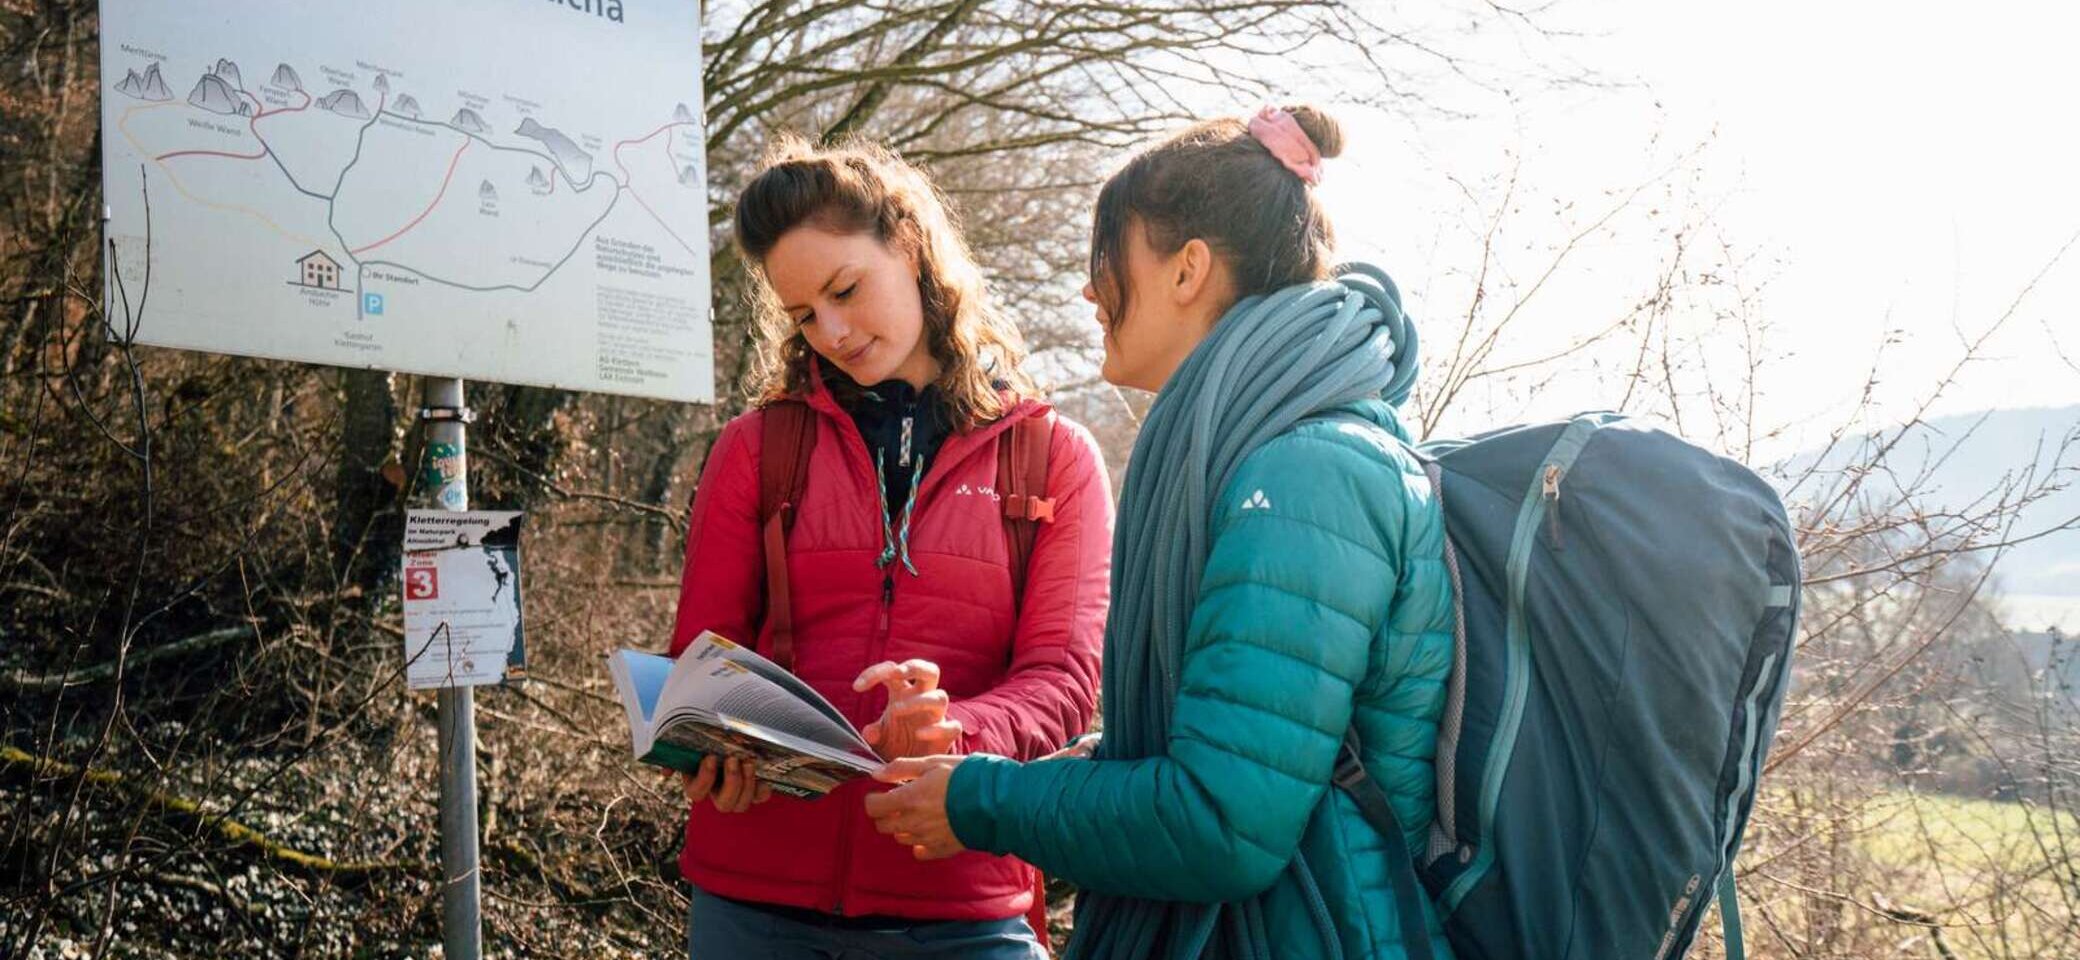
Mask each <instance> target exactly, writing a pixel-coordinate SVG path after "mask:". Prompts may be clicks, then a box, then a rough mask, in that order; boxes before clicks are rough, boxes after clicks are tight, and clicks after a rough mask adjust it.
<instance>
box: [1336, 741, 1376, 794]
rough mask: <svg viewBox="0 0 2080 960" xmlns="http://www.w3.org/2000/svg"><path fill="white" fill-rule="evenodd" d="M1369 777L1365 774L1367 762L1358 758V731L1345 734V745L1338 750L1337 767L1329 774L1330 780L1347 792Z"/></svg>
mask: <svg viewBox="0 0 2080 960" xmlns="http://www.w3.org/2000/svg"><path fill="white" fill-rule="evenodd" d="M1368 777H1369V774H1367V773H1366V772H1365V761H1364V759H1363V758H1361V757H1359V756H1358V736H1357V732H1356V731H1352V732H1351V733H1348V734H1345V735H1344V738H1343V744H1342V745H1341V746H1339V747H1337V748H1336V766H1335V768H1334V769H1332V770H1331V771H1330V773H1329V780H1330V781H1331V782H1332V783H1335V784H1336V785H1337V786H1338V787H1341V788H1343V789H1344V790H1345V791H1350V790H1353V789H1355V788H1356V787H1357V786H1358V785H1359V784H1362V783H1364V782H1365V781H1366V779H1367V778H1368Z"/></svg>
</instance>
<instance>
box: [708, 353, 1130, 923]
mask: <svg viewBox="0 0 2080 960" xmlns="http://www.w3.org/2000/svg"><path fill="white" fill-rule="evenodd" d="M807 400H808V403H809V406H810V407H811V408H812V409H814V410H815V411H817V413H818V414H819V416H817V417H816V430H817V440H816V447H815V452H814V453H813V454H811V456H810V460H809V471H808V484H807V488H806V489H805V490H804V492H803V494H802V502H801V505H800V507H799V508H798V511H797V513H796V518H795V521H794V528H793V530H792V531H791V532H790V533H789V534H788V548H787V554H788V578H789V584H790V592H791V593H792V595H793V599H794V606H793V610H794V635H795V641H794V656H795V662H794V670H795V673H796V674H797V675H798V676H800V677H801V678H802V679H803V680H804V681H806V682H808V683H809V684H810V685H811V686H813V687H815V688H816V690H817V692H819V693H821V694H823V695H824V696H825V697H828V698H829V699H830V701H831V703H833V704H835V705H836V706H837V707H838V709H839V710H841V711H843V712H844V713H845V716H846V718H847V719H849V720H851V721H852V722H853V724H854V725H856V726H865V725H866V724H867V723H870V722H872V721H874V720H876V719H878V718H879V717H880V715H881V710H882V707H883V706H884V705H885V704H886V703H887V695H886V693H885V692H884V691H883V690H882V689H881V688H878V687H877V688H876V689H874V690H871V691H868V692H866V693H855V692H853V690H852V681H853V679H854V678H855V677H857V676H858V675H859V673H860V671H861V670H863V669H865V668H866V667H867V666H869V665H871V664H874V663H878V662H880V661H883V660H893V661H896V662H898V663H900V662H902V661H904V660H910V659H923V660H930V661H932V662H934V663H936V664H938V665H939V667H940V670H941V678H940V687H941V688H942V689H944V690H946V691H947V693H948V694H949V696H950V697H951V700H952V705H951V706H950V707H949V708H948V715H949V716H951V717H952V718H953V719H956V720H959V721H960V722H961V725H962V727H963V728H964V729H965V732H964V734H963V735H962V738H961V742H960V744H959V745H958V750H957V752H961V753H994V754H1001V755H1004V756H1009V757H1015V758H1018V759H1022V760H1025V759H1032V758H1034V757H1037V756H1040V755H1042V754H1045V753H1048V752H1049V751H1052V750H1054V749H1056V748H1058V747H1060V746H1061V745H1062V743H1063V742H1064V741H1065V740H1067V739H1069V738H1070V737H1072V736H1075V735H1077V734H1079V733H1082V732H1083V731H1084V728H1085V727H1086V726H1087V725H1088V724H1089V723H1090V719H1091V713H1092V711H1093V709H1094V708H1095V705H1096V700H1097V690H1098V664H1099V647H1100V643H1101V637H1102V635H1103V632H1104V627H1105V608H1106V604H1107V601H1108V599H1109V594H1110V582H1109V571H1110V567H1111V548H1112V498H1111V492H1110V488H1109V486H1108V484H1107V481H1106V477H1105V465H1104V460H1103V458H1102V457H1101V456H1100V455H1099V453H1098V450H1097V445H1096V443H1095V442H1094V441H1093V440H1092V439H1091V436H1090V434H1089V433H1088V432H1087V431H1085V430H1084V429H1083V428H1082V427H1080V426H1077V425H1076V424H1074V423H1071V422H1069V421H1067V420H1062V419H1060V418H1057V419H1056V423H1055V427H1054V430H1053V444H1052V446H1051V447H1050V448H1049V453H1048V471H1047V490H1046V495H1047V496H1050V497H1053V498H1054V500H1055V511H1054V522H1053V523H1043V524H1041V525H1040V528H1039V531H1038V533H1037V536H1036V537H1035V539H1034V543H1033V550H1032V558H1031V565H1030V566H1029V567H1028V569H1027V574H1026V580H1025V604H1024V609H1023V610H1022V611H1020V610H1016V609H1014V608H1015V606H1016V604H1015V603H1014V600H1013V595H1012V583H1011V574H1010V569H1009V567H1010V552H1009V549H1010V548H1009V547H1008V546H1007V545H1006V543H1005V537H1004V522H1003V508H1002V505H1001V504H1000V503H998V502H997V500H996V497H995V494H994V493H993V492H992V491H993V488H994V487H995V486H996V475H997V457H996V440H997V437H998V436H999V435H1000V434H1006V433H1007V430H1008V427H1009V426H1010V424H1011V422H1012V421H1014V420H1016V419H1021V418H1024V417H1029V416H1044V415H1046V414H1047V412H1048V408H1047V407H1046V405H1044V404H1041V403H1039V402H1036V401H1030V400H1028V401H1022V402H1021V403H1019V404H1018V406H1016V407H1015V408H1014V409H1013V410H1012V412H1011V413H1010V414H1009V415H1008V416H1006V417H1004V418H1002V419H1000V420H998V421H996V422H994V423H991V424H988V425H986V426H983V427H981V428H979V429H976V430H973V431H970V432H967V433H957V434H954V435H952V436H949V437H947V438H946V440H945V441H944V442H943V443H942V444H941V446H940V448H939V452H938V454H937V455H936V456H935V457H934V459H933V460H932V462H930V463H929V464H927V465H926V472H925V476H924V479H923V481H922V485H921V487H920V488H919V491H918V495H917V504H916V506H915V508H914V511H913V513H912V517H911V531H910V556H911V558H912V560H913V561H914V562H915V564H916V566H917V575H916V576H912V575H910V573H909V572H908V571H905V570H903V569H902V568H901V567H900V566H899V565H898V566H891V567H890V568H889V572H890V573H892V574H893V589H892V591H888V592H886V593H885V592H884V573H883V571H882V570H881V569H880V568H878V567H876V566H875V559H876V558H877V557H879V556H880V553H881V546H882V531H881V519H880V505H879V500H878V497H877V495H876V489H875V477H874V468H873V464H872V461H871V459H870V458H869V455H868V452H867V447H866V443H865V441H864V440H862V439H861V437H860V434H859V429H858V428H857V427H856V426H855V425H854V424H853V421H852V418H851V417H850V416H848V415H847V414H846V413H845V411H844V410H843V409H841V408H840V407H839V406H838V403H837V401H836V400H834V399H833V398H832V397H831V395H830V394H829V393H828V392H827V391H825V390H823V389H822V388H821V386H820V385H819V387H818V389H817V391H816V392H815V393H814V394H812V395H811V396H809V397H808V398H807ZM761 416H762V414H761V412H759V411H755V410H754V411H752V412H750V413H747V414H744V415H743V416H740V417H738V418H736V419H735V420H732V421H730V422H729V424H728V425H726V426H725V427H724V428H723V431H722V436H721V437H720V438H719V439H718V440H717V441H716V442H715V447H714V449H713V450H712V451H711V452H710V453H709V455H708V462H707V466H706V467H705V468H704V469H703V470H702V473H701V481H700V487H699V490H698V492H697V493H696V494H695V496H694V500H693V518H692V524H691V527H690V528H689V529H688V531H687V537H686V569H685V574H684V579H683V582H682V586H681V591H680V597H679V613H678V623H677V626H676V628H675V629H674V630H673V633H672V653H673V654H674V655H677V654H678V652H679V651H680V650H682V649H684V647H685V646H686V644H687V643H689V642H691V640H692V639H693V637H695V636H696V635H698V634H699V633H700V631H702V630H713V631H715V632H716V633H719V634H721V635H723V636H725V637H730V638H733V639H734V638H744V637H749V636H751V635H752V634H753V632H754V631H755V629H756V627H757V625H758V623H759V621H760V620H762V619H763V614H764V610H765V595H764V584H765V579H764V575H765V567H764V563H765V559H764V553H763V549H762V547H761V541H760V536H759V533H760V530H759V523H758V500H759V456H760V448H761V446H762V434H761V429H760V417H761ZM884 596H886V597H887V598H888V599H886V600H884ZM759 648H760V650H761V651H762V652H763V651H765V650H766V638H765V637H764V636H762V635H761V636H760V637H759ZM880 789H885V788H884V787H883V786H881V785H879V784H876V783H874V782H872V781H870V780H856V781H853V782H851V783H848V784H846V785H845V786H843V787H841V788H839V789H838V790H836V791H834V792H833V793H832V794H831V795H830V796H827V797H824V798H822V799H819V800H813V801H808V800H796V799H792V798H788V797H783V796H778V795H776V796H774V797H773V798H772V799H771V800H768V801H767V802H765V803H762V804H758V805H756V806H754V807H752V808H751V809H750V810H749V811H748V812H745V813H736V814H729V813H720V812H717V811H716V809H715V807H714V805H713V804H710V803H705V802H703V803H700V804H697V805H695V806H694V808H693V812H692V816H691V818H690V819H689V820H688V822H687V824H686V847H685V850H684V852H683V853H681V854H680V857H679V868H680V870H681V872H683V873H684V874H685V876H686V879H687V880H689V881H691V882H692V883H693V884H694V885H696V886H698V887H700V888H701V889H703V890H706V891H708V892H709V893H713V894H717V895H719V896H724V897H731V898H735V899H740V900H752V901H758V902H763V903H774V904H782V905H786V906H793V907H807V908H813V909H817V910H825V911H830V912H834V913H840V914H844V915H847V916H860V915H869V914H873V915H887V916H897V917H906V918H914V919H920V920H996V919H1002V918H1006V917H1014V916H1020V915H1023V914H1025V913H1026V912H1027V911H1028V909H1029V908H1030V907H1031V906H1032V903H1033V876H1034V874H1033V872H1032V868H1031V867H1029V866H1027V865H1026V864H1024V863H1022V862H1020V861H1018V860H1014V859H1011V858H1009V857H993V856H989V855H986V854H981V853H964V854H961V855H960V856H958V857H955V858H953V859H950V860H941V861H936V862H931V863H921V862H919V861H917V860H916V859H915V858H914V857H912V856H911V853H910V850H909V848H907V847H904V846H902V845H901V844H898V843H896V842H895V841H894V840H893V839H891V838H889V837H886V836H883V835H881V834H880V833H877V832H875V830H874V825H873V822H872V821H871V820H869V819H868V818H867V815H866V810H865V807H864V803H863V798H864V797H865V796H866V794H867V793H868V792H869V791H872V790H880Z"/></svg>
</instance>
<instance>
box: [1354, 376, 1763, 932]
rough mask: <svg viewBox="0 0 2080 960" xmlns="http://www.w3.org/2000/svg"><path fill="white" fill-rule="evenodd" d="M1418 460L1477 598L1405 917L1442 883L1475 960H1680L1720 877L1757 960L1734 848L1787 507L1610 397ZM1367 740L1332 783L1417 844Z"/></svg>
mask: <svg viewBox="0 0 2080 960" xmlns="http://www.w3.org/2000/svg"><path fill="white" fill-rule="evenodd" d="M1417 454H1418V456H1419V457H1420V458H1421V459H1422V460H1423V462H1424V465H1425V469H1426V472H1427V473H1428V474H1429V476H1430V481H1431V485H1432V487H1433V488H1434V489H1435V490H1436V491H1437V494H1438V496H1440V497H1441V498H1442V505H1443V510H1444V519H1445V531H1446V541H1447V543H1446V561H1447V564H1448V566H1449V568H1450V573H1451V579H1452V586H1453V593H1454V595H1455V600H1456V604H1457V614H1458V616H1457V618H1456V619H1457V636H1456V637H1455V643H1454V663H1453V670H1452V678H1451V681H1450V684H1449V686H1448V688H1447V694H1446V704H1445V710H1444V716H1443V717H1442V719H1441V720H1440V722H1439V734H1438V742H1437V759H1436V769H1437V819H1436V821H1435V823H1434V825H1433V826H1432V827H1431V830H1430V843H1429V848H1428V850H1427V851H1425V852H1423V853H1422V854H1421V855H1419V856H1418V857H1417V858H1416V859H1417V860H1419V861H1420V862H1419V863H1418V862H1411V860H1410V858H1408V857H1405V856H1403V857H1399V858H1398V859H1399V862H1396V863H1393V864H1391V866H1392V867H1393V868H1394V869H1395V872H1396V874H1397V876H1396V877H1395V880H1396V883H1395V887H1396V891H1395V892H1396V896H1397V898H1399V901H1400V902H1398V903H1397V904H1396V907H1397V909H1398V910H1399V912H1400V914H1401V917H1402V929H1404V930H1420V929H1423V925H1422V914H1421V912H1420V907H1419V905H1418V904H1417V903H1416V902H1415V899H1414V898H1415V897H1417V896H1420V893H1419V892H1418V891H1419V890H1420V889H1425V888H1426V889H1427V890H1428V891H1429V893H1430V895H1431V896H1432V897H1433V898H1434V900H1435V903H1436V905H1437V908H1438V915H1439V916H1440V918H1441V919H1442V921H1443V927H1444V932H1445V935H1446V937H1447V938H1448V939H1449V940H1450V942H1451V944H1452V948H1453V951H1454V952H1455V953H1456V954H1457V955H1458V957H1459V960H1517V958H1531V960H1562V958H1583V960H1588V958H1596V960H1602V958H1619V960H1673V958H1678V957H1681V956H1682V955H1683V953H1684V951H1686V950H1687V949H1689V946H1690V943H1691V940H1692V939H1693V938H1694V937H1695V936H1696V934H1697V928H1698V925H1699V924H1700V923H1701V922H1702V920H1703V919H1704V916H1705V912H1706V910H1707V908H1708V906H1709V904H1710V902H1711V900H1712V899H1713V896H1714V895H1715V894H1716V895H1717V897H1718V898H1719V901H1720V904H1721V917H1722V921H1723V922H1724V924H1725V928H1726V943H1727V956H1728V957H1731V958H1738V957H1740V956H1741V937H1740V920H1739V911H1738V907H1737V901H1736V899H1735V897H1734V893H1733V861H1734V855H1735V854H1736V853H1737V852H1738V851H1739V849H1740V843H1741V834H1742V831H1743V830H1744V829H1745V827H1746V825H1747V821H1748V815H1749V812H1750V810H1751V809H1752V808H1753V807H1754V804H1755V791H1756V781H1757V779H1758V777H1759V776H1760V774H1761V772H1762V764H1763V759H1764V758H1765V757H1766V756H1767V754H1768V752H1769V745H1770V740H1771V737H1772V736H1773V734H1774V733H1775V731H1776V726H1777V719H1778V714H1779V712H1780V711H1781V709H1782V707H1783V702H1784V694H1785V690H1786V687H1787V686H1788V685H1789V682H1790V673H1791V655H1792V652H1793V649H1794V646H1795V642H1796V637H1795V631H1796V628H1797V620H1798V600H1799V597H1798V583H1799V561H1798V552H1797V549H1796V546H1795V544H1794V541H1793V539H1792V532H1791V525H1790V521H1789V519H1788V518H1787V516H1786V514H1785V511H1784V505H1783V502H1782V501H1781V500H1780V499H1779V498H1778V496H1777V494H1776V492H1775V491H1774V490H1773V489H1772V488H1771V487H1770V485H1769V484H1768V483H1767V482H1765V481H1764V480H1763V479H1762V478H1761V477H1759V476H1757V475H1756V474H1755V473H1754V472H1753V471H1750V470H1749V469H1747V468H1746V467H1743V466H1741V465H1740V464H1738V463H1735V462H1734V461H1732V460H1728V459H1725V458H1723V457H1719V456H1716V455H1714V454H1712V453H1710V452H1707V451H1705V450H1703V449H1701V448H1699V447H1696V446H1693V445H1691V444H1689V443H1686V442H1684V441H1683V440H1681V439H1678V438H1677V437H1676V436H1674V435H1673V434H1670V433H1668V432H1665V431H1662V430H1659V429H1655V428H1653V427H1650V426H1647V425H1644V424H1642V423H1639V422H1636V421H1632V420H1628V419H1626V418H1624V417H1622V416H1620V415H1617V414H1609V413H1592V414H1584V415H1581V416H1578V417H1575V418H1573V419H1571V420H1567V421H1562V422H1558V423H1547V424H1536V425H1529V426H1520V427H1513V428H1508V429H1504V430H1498V431H1495V432H1492V433H1487V434H1483V435H1481V436H1478V437H1474V438H1472V439H1469V440H1451V441H1436V442H1432V443H1427V444H1424V445H1422V446H1421V447H1419V448H1418V450H1417ZM1357 747H1358V745H1357V744H1356V743H1355V742H1347V743H1346V744H1345V748H1346V749H1345V750H1344V751H1343V757H1342V759H1341V761H1340V762H1339V765H1338V769H1337V773H1336V781H1337V783H1338V785H1339V786H1341V787H1343V788H1344V789H1345V790H1346V791H1347V792H1349V794H1350V795H1351V796H1352V798H1353V799H1354V800H1356V801H1357V803H1358V806H1359V808H1360V810H1361V811H1363V812H1364V814H1365V816H1366V818H1367V819H1368V820H1369V821H1371V823H1372V824H1373V826H1374V827H1375V828H1376V829H1378V830H1379V831H1380V832H1381V834H1382V835H1383V836H1385V837H1388V838H1399V837H1401V836H1403V834H1402V833H1401V831H1400V829H1399V825H1398V823H1396V822H1395V819H1394V815H1393V809H1392V807H1391V806H1389V805H1388V804H1387V803H1386V797H1385V795H1384V793H1383V792H1381V790H1380V788H1379V786H1378V785H1377V784H1376V783H1374V782H1373V781H1372V780H1371V779H1370V778H1369V777H1368V776H1367V775H1366V774H1365V771H1364V768H1363V765H1362V764H1361V763H1360V762H1359V760H1358V753H1357ZM1386 846H1387V849H1388V851H1389V856H1390V857H1393V856H1395V854H1396V853H1401V852H1405V849H1404V847H1403V845H1402V844H1400V843H1397V842H1391V841H1390V842H1389V843H1387V845H1386ZM1417 874H1420V877H1421V883H1422V887H1421V888H1419V887H1417V886H1416V883H1415V877H1416V875H1417ZM1404 940H1405V942H1406V943H1407V944H1408V948H1409V956H1410V957H1411V958H1412V960H1427V958H1428V956H1429V952H1430V951H1429V941H1428V938H1427V937H1423V936H1416V937H1405V938H1404Z"/></svg>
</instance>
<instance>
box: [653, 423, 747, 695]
mask: <svg viewBox="0 0 2080 960" xmlns="http://www.w3.org/2000/svg"><path fill="white" fill-rule="evenodd" d="M760 416H761V415H760V414H759V413H757V412H755V411H754V412H752V413H747V414H745V415H743V416H740V417H738V418H736V419H734V420H731V421H730V422H729V423H728V424H726V425H725V426H723V428H722V435H721V436H720V437H717V438H716V440H715V447H714V449H712V450H709V451H708V462H707V463H706V464H705V465H704V466H702V468H701V479H700V485H699V486H698V487H695V488H694V493H693V513H692V516H691V517H690V519H689V521H688V523H687V525H686V566H685V569H684V572H683V573H681V575H680V580H679V613H678V616H677V617H676V618H675V619H674V622H673V626H672V651H671V652H672V656H675V657H676V656H678V655H679V651H681V650H684V649H686V645H687V644H689V643H692V642H693V638H694V637H697V636H699V635H700V632H701V631H703V630H713V631H715V632H716V633H719V634H721V635H723V636H725V637H728V638H729V639H731V640H735V641H737V642H738V643H742V644H745V645H747V646H748V645H750V644H753V643H756V642H757V641H758V638H757V637H756V636H753V631H755V630H756V629H757V625H758V622H759V620H760V618H761V617H762V616H763V615H764V613H765V582H764V577H765V569H766V568H765V549H764V547H763V546H762V545H761V544H760V540H759V529H758V452H759V451H758V448H759V443H760V441H761V439H762V437H761V436H760V434H759V424H760V420H759V417H760Z"/></svg>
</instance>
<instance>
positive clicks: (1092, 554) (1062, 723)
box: [947, 419, 1112, 760]
mask: <svg viewBox="0 0 2080 960" xmlns="http://www.w3.org/2000/svg"><path fill="white" fill-rule="evenodd" d="M1047 491H1048V494H1049V495H1050V496H1052V497H1054V500H1055V517H1054V522H1052V523H1044V524H1041V525H1040V529H1039V532H1038V533H1037V534H1036V535H1035V536H1034V538H1033V552H1032V555H1031V556H1030V557H1029V558H1028V561H1027V562H1028V567H1027V570H1026V583H1025V600H1024V602H1023V604H1022V605H1021V607H1020V609H1019V614H1018V624H1017V627H1016V633H1015V634H1014V636H1013V638H1012V650H1011V667H1010V670H1009V672H1007V673H1006V675H1005V678H1004V681H1003V682H1002V683H1000V684H998V685H997V686H996V687H994V688H992V689H991V690H990V691H989V692H988V693H985V694H983V695H981V696H977V697H969V698H967V699H961V700H955V701H953V703H952V704H950V705H949V706H948V707H947V714H948V715H949V716H951V717H952V718H953V719H955V720H959V721H960V723H961V727H962V729H963V731H964V732H963V733H962V735H961V742H960V743H959V744H958V745H957V751H956V752H960V753H983V752H987V753H995V754H1001V755H1003V756H1007V757H1014V758H1017V759H1021V760H1025V759H1031V758H1033V757H1038V756H1042V755H1044V754H1046V753H1049V752H1051V751H1053V750H1055V749H1057V748H1059V747H1060V746H1061V745H1062V743H1063V742H1064V741H1066V740H1068V739H1069V738H1070V737H1073V736H1076V735H1077V734H1080V733H1082V732H1083V731H1084V730H1085V728H1087V727H1089V726H1090V722H1091V714H1092V713H1093V712H1094V711H1095V710H1096V709H1097V701H1098V661H1099V650H1100V649H1101V646H1102V644H1103V642H1104V634H1105V608H1106V604H1107V602H1108V601H1109V598H1110V596H1111V589H1112V584H1111V572H1112V490H1111V485H1110V483H1109V482H1108V481H1107V479H1106V476H1105V460H1104V457H1103V456H1101V455H1100V454H1099V452H1098V444H1097V441H1095V440H1093V439H1091V435H1090V433H1089V432H1088V431H1086V430H1084V429H1083V427H1081V426H1079V425H1077V424H1075V423H1072V422H1070V421H1069V420H1067V419H1057V420H1056V421H1055V427H1054V430H1053V433H1052V438H1051V441H1050V446H1049V448H1048V454H1047Z"/></svg>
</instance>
